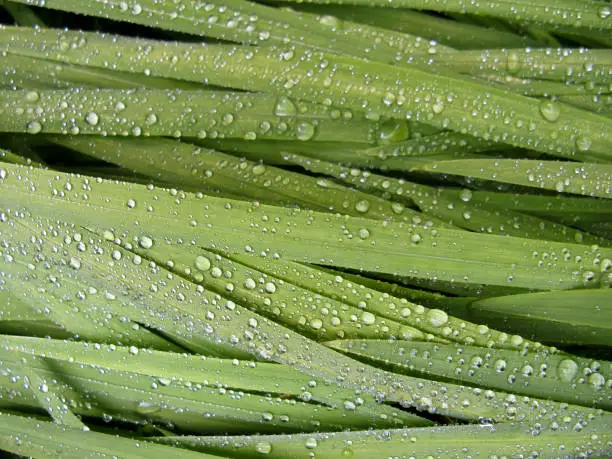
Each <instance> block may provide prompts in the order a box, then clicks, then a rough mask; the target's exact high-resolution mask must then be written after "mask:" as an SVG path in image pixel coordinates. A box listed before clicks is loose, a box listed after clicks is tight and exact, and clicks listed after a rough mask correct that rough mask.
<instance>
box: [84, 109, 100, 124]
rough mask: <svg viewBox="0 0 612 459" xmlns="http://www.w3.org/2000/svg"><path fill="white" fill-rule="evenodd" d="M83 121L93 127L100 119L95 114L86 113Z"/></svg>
mask: <svg viewBox="0 0 612 459" xmlns="http://www.w3.org/2000/svg"><path fill="white" fill-rule="evenodd" d="M85 121H86V122H87V124H89V125H90V126H95V125H96V124H98V122H99V121H100V117H99V116H98V114H97V113H96V112H88V113H87V114H86V115H85Z"/></svg>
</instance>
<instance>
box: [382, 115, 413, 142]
mask: <svg viewBox="0 0 612 459" xmlns="http://www.w3.org/2000/svg"><path fill="white" fill-rule="evenodd" d="M409 136H410V129H409V128H408V123H407V122H405V121H396V120H390V121H385V122H384V123H382V125H381V126H380V130H379V131H378V143H379V144H380V145H388V144H391V143H396V142H401V141H403V140H406V139H407V138H408V137H409Z"/></svg>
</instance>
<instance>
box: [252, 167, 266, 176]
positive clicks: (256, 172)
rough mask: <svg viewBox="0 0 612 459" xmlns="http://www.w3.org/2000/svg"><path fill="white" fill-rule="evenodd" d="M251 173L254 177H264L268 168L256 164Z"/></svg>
mask: <svg viewBox="0 0 612 459" xmlns="http://www.w3.org/2000/svg"><path fill="white" fill-rule="evenodd" d="M251 171H252V172H253V175H263V174H265V173H266V166H264V165H263V164H256V165H255V166H253V169H252V170H251Z"/></svg>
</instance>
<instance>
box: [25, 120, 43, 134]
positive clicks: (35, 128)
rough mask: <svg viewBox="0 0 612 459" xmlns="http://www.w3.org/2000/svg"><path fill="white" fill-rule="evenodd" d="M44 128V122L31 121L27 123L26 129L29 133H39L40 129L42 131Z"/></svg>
mask: <svg viewBox="0 0 612 459" xmlns="http://www.w3.org/2000/svg"><path fill="white" fill-rule="evenodd" d="M42 128H43V127H42V124H40V123H39V122H38V121H30V122H29V123H28V124H26V131H27V133H28V134H38V133H40V131H42Z"/></svg>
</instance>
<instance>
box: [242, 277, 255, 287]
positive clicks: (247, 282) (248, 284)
mask: <svg viewBox="0 0 612 459" xmlns="http://www.w3.org/2000/svg"><path fill="white" fill-rule="evenodd" d="M255 287H257V284H256V283H255V281H254V280H253V279H251V278H250V277H249V278H247V280H245V281H244V288H246V289H247V290H253V289H254V288H255Z"/></svg>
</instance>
